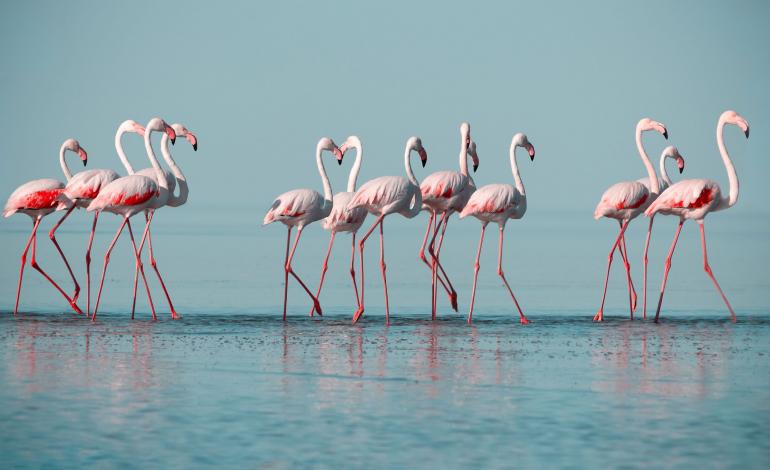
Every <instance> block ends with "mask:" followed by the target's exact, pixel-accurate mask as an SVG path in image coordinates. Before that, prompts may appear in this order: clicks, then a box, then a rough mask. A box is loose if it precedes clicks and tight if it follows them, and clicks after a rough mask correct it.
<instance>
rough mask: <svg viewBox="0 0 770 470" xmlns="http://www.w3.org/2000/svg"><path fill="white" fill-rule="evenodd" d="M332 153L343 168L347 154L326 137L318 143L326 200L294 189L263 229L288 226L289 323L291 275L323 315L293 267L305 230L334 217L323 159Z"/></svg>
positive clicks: (275, 206) (311, 191) (317, 156)
mask: <svg viewBox="0 0 770 470" xmlns="http://www.w3.org/2000/svg"><path fill="white" fill-rule="evenodd" d="M324 150H327V151H330V152H332V153H333V154H334V155H335V156H336V157H337V163H339V164H340V165H341V164H342V157H343V154H342V152H341V151H340V149H339V148H338V147H337V145H335V143H334V141H333V140H332V139H330V138H328V137H323V138H322V139H321V140H319V141H318V145H316V151H315V159H316V164H317V165H318V173H320V175H321V182H322V184H323V187H324V194H323V196H322V195H321V194H319V193H318V191H316V190H314V189H294V190H291V191H287V192H285V193H283V194H281V195H279V196H278V197H277V198H276V199H275V201H273V204H272V205H271V206H270V209H269V210H268V211H267V214H265V219H264V221H263V225H267V224H271V223H273V222H281V223H282V224H284V225H286V227H287V229H288V233H287V235H286V259H285V261H284V279H283V319H284V321H285V320H286V303H287V301H288V298H289V291H288V289H289V274H291V275H292V276H294V279H296V280H297V282H299V285H300V286H302V288H303V289H305V292H307V295H309V296H310V299H311V300H312V301H313V309H314V310H315V311H316V312H318V314H319V315H323V313H322V312H321V304H320V303H319V302H318V298H317V297H315V296H314V295H313V293H312V292H310V289H308V288H307V286H306V285H305V283H304V282H302V279H300V278H299V276H298V275H297V273H295V272H294V269H293V268H292V267H291V260H292V259H293V258H294V251H295V250H296V249H297V244H298V243H299V237H300V236H301V235H302V229H303V228H305V226H306V225H308V224H311V223H313V222H315V221H317V220H321V219H324V218H326V217H328V216H329V214H331V211H332V205H333V203H334V202H333V200H334V196H333V194H334V193H332V186H331V183H329V177H328V176H327V175H326V169H325V168H324V163H323V160H322V159H321V153H322V152H323V151H324ZM293 227H297V237H296V238H295V239H294V245H293V246H292V247H291V251H289V244H290V242H291V229H292V228H293Z"/></svg>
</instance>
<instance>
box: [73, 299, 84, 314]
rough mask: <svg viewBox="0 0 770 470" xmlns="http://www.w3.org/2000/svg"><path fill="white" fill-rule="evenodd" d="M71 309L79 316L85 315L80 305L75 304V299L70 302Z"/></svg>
mask: <svg viewBox="0 0 770 470" xmlns="http://www.w3.org/2000/svg"><path fill="white" fill-rule="evenodd" d="M70 307H72V310H74V311H75V313H77V314H78V315H83V311H82V310H80V307H78V304H77V303H75V299H73V300H71V301H70Z"/></svg>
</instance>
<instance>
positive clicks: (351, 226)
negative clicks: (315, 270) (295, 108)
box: [310, 135, 367, 316]
mask: <svg viewBox="0 0 770 470" xmlns="http://www.w3.org/2000/svg"><path fill="white" fill-rule="evenodd" d="M349 148H355V149H356V161H355V162H354V163H353V167H352V168H351V169H350V175H349V176H348V187H347V191H341V192H339V193H337V194H335V195H334V204H333V206H332V211H331V213H330V214H329V216H328V217H326V218H325V219H324V220H323V222H322V223H321V226H322V227H323V228H324V229H326V230H328V231H330V232H331V236H330V238H329V248H328V249H327V250H326V257H325V258H324V264H323V267H322V268H321V280H320V281H319V282H318V290H317V291H316V294H315V297H316V299H317V298H319V296H320V295H321V287H322V286H323V284H324V276H325V275H326V270H327V269H328V263H329V254H330V253H331V251H332V244H333V243H334V236H335V235H336V234H337V232H349V233H350V235H351V239H352V242H351V246H352V247H351V255H350V276H351V277H352V278H353V290H354V292H355V294H356V304H357V306H358V307H360V306H361V300H360V299H359V298H358V286H357V284H356V270H355V260H356V234H357V233H358V229H359V228H361V225H362V224H363V223H364V219H366V214H367V212H366V209H364V208H362V207H358V208H356V209H352V210H348V208H347V207H348V203H349V202H350V200H351V199H353V194H354V193H355V192H356V181H357V180H358V173H359V172H360V171H361V159H362V158H363V148H362V146H361V139H359V138H358V137H357V136H355V135H351V136H349V137H348V138H347V139H346V140H345V142H343V143H342V145H340V152H341V153H342V154H343V155H344V154H345V152H347V150H348V149H349ZM313 312H315V306H313V308H311V309H310V315H311V316H312V315H313Z"/></svg>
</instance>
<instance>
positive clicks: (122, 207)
mask: <svg viewBox="0 0 770 470" xmlns="http://www.w3.org/2000/svg"><path fill="white" fill-rule="evenodd" d="M158 195H159V189H158V184H157V183H156V182H155V180H153V179H152V178H148V177H146V176H141V175H129V176H124V177H122V178H118V179H116V180H115V181H113V182H112V183H110V184H108V185H107V186H105V187H103V188H102V189H101V191H100V192H99V195H97V196H96V198H94V200H93V201H91V203H90V204H89V205H88V208H87V210H88V211H89V212H93V211H107V212H112V213H113V214H119V215H123V216H125V217H131V216H132V215H134V214H137V213H139V212H141V211H143V210H144V209H147V208H148V207H150V204H151V202H152V199H153V197H157V196H158Z"/></svg>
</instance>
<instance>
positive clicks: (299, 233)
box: [285, 227, 323, 315]
mask: <svg viewBox="0 0 770 470" xmlns="http://www.w3.org/2000/svg"><path fill="white" fill-rule="evenodd" d="M300 236H302V228H301V227H298V228H297V236H296V238H295V239H294V245H293V246H292V247H291V252H290V253H289V258H288V259H287V260H286V266H285V269H286V272H287V273H288V274H291V275H292V276H294V279H296V280H297V282H299V285H300V286H302V288H303V289H305V292H307V295H309V296H310V299H311V300H312V301H313V308H314V309H315V311H316V312H318V314H319V315H323V312H322V311H321V304H320V303H318V299H317V298H316V297H315V296H313V293H312V292H310V289H308V288H307V286H306V285H305V283H304V282H302V279H300V278H299V276H298V275H297V273H295V272H294V269H292V267H291V260H292V258H294V252H295V251H296V250H297V245H298V244H299V237H300Z"/></svg>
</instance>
